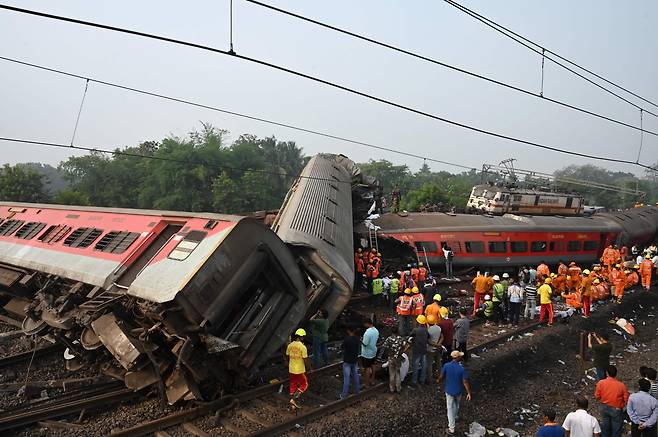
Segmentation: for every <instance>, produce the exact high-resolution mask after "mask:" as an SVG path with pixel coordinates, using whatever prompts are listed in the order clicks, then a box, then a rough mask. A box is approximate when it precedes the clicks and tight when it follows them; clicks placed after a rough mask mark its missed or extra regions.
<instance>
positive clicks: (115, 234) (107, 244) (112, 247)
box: [94, 231, 139, 253]
mask: <svg viewBox="0 0 658 437" xmlns="http://www.w3.org/2000/svg"><path fill="white" fill-rule="evenodd" d="M137 237H139V232H128V231H110V232H108V233H107V234H105V235H104V236H103V238H101V239H100V240H99V241H98V243H96V246H94V250H100V251H101V252H107V253H123V252H125V251H126V250H127V249H128V248H129V247H130V245H131V244H133V243H134V242H135V240H137Z"/></svg>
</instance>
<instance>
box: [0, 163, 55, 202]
mask: <svg viewBox="0 0 658 437" xmlns="http://www.w3.org/2000/svg"><path fill="white" fill-rule="evenodd" d="M0 198H2V199H3V200H8V201H14V202H33V203H40V202H48V201H49V200H50V195H49V194H48V187H47V185H46V183H45V182H44V176H43V175H42V174H40V173H38V172H36V171H34V170H31V169H29V168H26V167H24V166H22V165H20V164H19V165H15V166H10V165H9V164H5V165H4V166H3V167H2V169H0Z"/></svg>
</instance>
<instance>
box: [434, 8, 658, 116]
mask: <svg viewBox="0 0 658 437" xmlns="http://www.w3.org/2000/svg"><path fill="white" fill-rule="evenodd" d="M443 1H445V2H446V3H448V4H449V5H451V6H453V7H454V8H456V9H458V10H460V11H462V12H464V13H465V14H467V15H470V16H471V17H473V18H475V19H476V20H478V21H480V22H481V23H483V24H485V25H486V26H488V27H490V28H492V29H493V30H495V31H496V32H498V33H500V34H502V35H505V36H506V37H508V38H510V39H511V40H513V41H516V42H517V43H518V44H521V45H522V46H524V47H526V48H527V49H528V50H531V51H533V52H535V53H537V54H538V55H540V56H544V57H545V58H546V59H548V60H549V61H551V62H553V63H554V64H556V65H558V66H560V67H562V68H563V69H565V70H567V71H568V72H570V73H571V74H574V75H576V76H578V77H580V78H581V79H583V80H585V81H587V82H589V83H591V84H592V85H594V86H596V87H597V88H600V89H601V90H603V91H605V92H607V93H608V94H611V95H613V96H615V97H617V98H618V99H620V100H622V101H624V102H626V103H628V104H629V105H631V106H633V107H634V108H636V109H642V110H643V111H644V112H646V113H647V114H651V115H653V116H654V117H658V114H657V113H655V112H652V111H650V110H648V109H646V108H643V107H641V106H639V105H637V104H636V103H633V102H632V101H630V100H629V99H627V98H625V97H623V96H622V95H620V94H618V93H616V92H614V91H612V90H610V89H608V88H606V87H605V86H603V85H601V84H600V83H597V82H596V81H594V80H592V79H590V78H589V77H587V76H585V75H584V74H581V73H579V72H577V71H576V70H574V69H573V68H570V67H569V66H568V65H565V64H564V63H562V62H560V61H558V60H557V59H554V58H552V57H550V56H548V55H546V54H545V53H544V54H542V50H538V49H536V48H534V47H532V46H531V45H530V44H528V43H525V42H524V41H523V40H521V39H519V38H517V37H515V36H514V35H512V34H510V33H507V32H506V31H505V30H503V29H502V26H499V25H498V24H497V23H495V22H494V21H491V20H489V19H488V18H486V17H484V16H481V15H479V14H477V13H476V12H473V11H471V10H470V9H468V8H466V7H464V6H462V5H460V4H459V3H457V2H455V1H453V0H443ZM532 44H534V43H532ZM535 45H536V44H535ZM539 47H541V46H539ZM542 49H543V47H542ZM546 52H549V51H548V50H546ZM551 53H552V52H551Z"/></svg>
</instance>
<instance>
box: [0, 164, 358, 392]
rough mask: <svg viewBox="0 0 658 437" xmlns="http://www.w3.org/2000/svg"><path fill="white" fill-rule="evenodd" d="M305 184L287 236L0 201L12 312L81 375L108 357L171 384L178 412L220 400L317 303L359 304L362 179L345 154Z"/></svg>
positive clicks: (148, 215) (125, 373)
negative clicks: (357, 228) (355, 255)
mask: <svg viewBox="0 0 658 437" xmlns="http://www.w3.org/2000/svg"><path fill="white" fill-rule="evenodd" d="M306 175H311V176H312V177H308V178H301V179H300V180H299V181H298V182H297V183H296V184H295V185H294V187H293V188H292V189H291V191H290V193H289V195H288V197H287V199H286V203H285V204H284V208H282V210H281V211H280V212H279V216H278V217H277V222H276V225H277V226H276V228H277V230H278V233H279V236H277V234H275V233H274V232H273V231H272V230H270V229H269V228H268V227H266V226H265V225H263V224H261V223H259V222H258V221H256V220H253V219H250V218H245V217H240V216H231V215H220V214H212V213H181V212H170V211H147V210H133V209H115V208H94V207H71V206H60V205H38V204H20V203H10V202H0V220H1V221H0V299H1V302H0V303H1V304H2V307H3V311H4V312H5V315H8V316H12V317H14V318H16V319H17V320H21V321H22V324H23V330H24V332H25V334H26V335H40V336H45V337H48V338H49V339H50V340H53V341H57V342H59V343H62V344H63V345H65V346H66V347H67V348H68V350H67V352H66V356H67V357H68V358H69V359H70V360H69V361H68V364H69V366H71V367H75V366H77V365H80V364H81V363H82V362H84V361H85V360H90V359H92V358H93V357H95V358H98V357H99V356H101V358H102V357H103V356H107V357H108V358H113V359H109V360H106V361H107V363H106V364H105V366H106V369H105V370H106V372H107V373H109V374H112V375H114V376H115V377H117V378H121V379H123V380H124V381H125V383H126V385H127V386H128V387H131V388H134V389H139V388H142V387H145V386H148V385H151V384H161V386H162V387H163V388H164V389H165V391H166V395H167V399H168V401H169V403H171V404H173V403H175V402H177V401H180V400H183V399H186V400H189V399H204V398H206V399H207V398H212V397H214V396H216V395H217V394H218V393H220V392H221V391H222V390H224V389H225V388H226V387H227V386H229V385H230V384H231V382H232V381H233V380H234V379H235V376H238V375H239V376H242V377H246V376H247V375H248V373H249V372H250V371H252V370H253V369H255V368H257V367H258V366H259V365H261V364H263V363H264V362H265V361H266V360H267V359H268V358H269V357H270V356H271V355H272V354H273V353H274V352H275V351H277V350H278V349H280V348H281V347H282V346H283V345H284V344H285V342H286V340H287V338H288V336H289V334H290V332H291V331H292V330H293V329H294V328H295V327H296V326H298V325H299V324H300V323H302V322H303V321H304V318H305V317H306V316H307V315H308V314H309V313H310V312H311V311H312V310H313V309H314V308H318V307H320V306H322V307H324V308H326V309H328V310H329V311H330V313H332V314H334V315H335V314H337V313H338V312H340V311H341V310H342V306H344V305H345V303H346V302H347V300H349V296H350V293H351V288H350V287H349V285H348V284H351V283H352V280H353V276H354V271H353V267H352V264H351V258H352V241H351V233H352V228H351V226H352V186H353V185H354V187H355V188H358V189H360V190H362V189H363V185H362V184H360V182H361V179H360V175H359V174H358V172H356V173H355V172H354V165H353V163H351V161H349V160H347V159H346V158H344V157H341V156H336V155H320V156H317V157H314V158H313V159H312V160H311V161H310V162H309V164H308V165H307V167H306V168H305V169H304V173H303V176H306ZM357 198H358V196H357ZM343 234H346V235H347V236H349V238H348V239H345V238H344V235H343ZM280 237H281V238H280ZM101 361H102V360H101Z"/></svg>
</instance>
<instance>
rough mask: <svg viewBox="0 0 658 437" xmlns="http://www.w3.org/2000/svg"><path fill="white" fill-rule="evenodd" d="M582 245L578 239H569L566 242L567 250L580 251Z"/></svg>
mask: <svg viewBox="0 0 658 437" xmlns="http://www.w3.org/2000/svg"><path fill="white" fill-rule="evenodd" d="M581 246H582V244H581V242H580V241H569V242H568V243H567V252H580V247H581Z"/></svg>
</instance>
